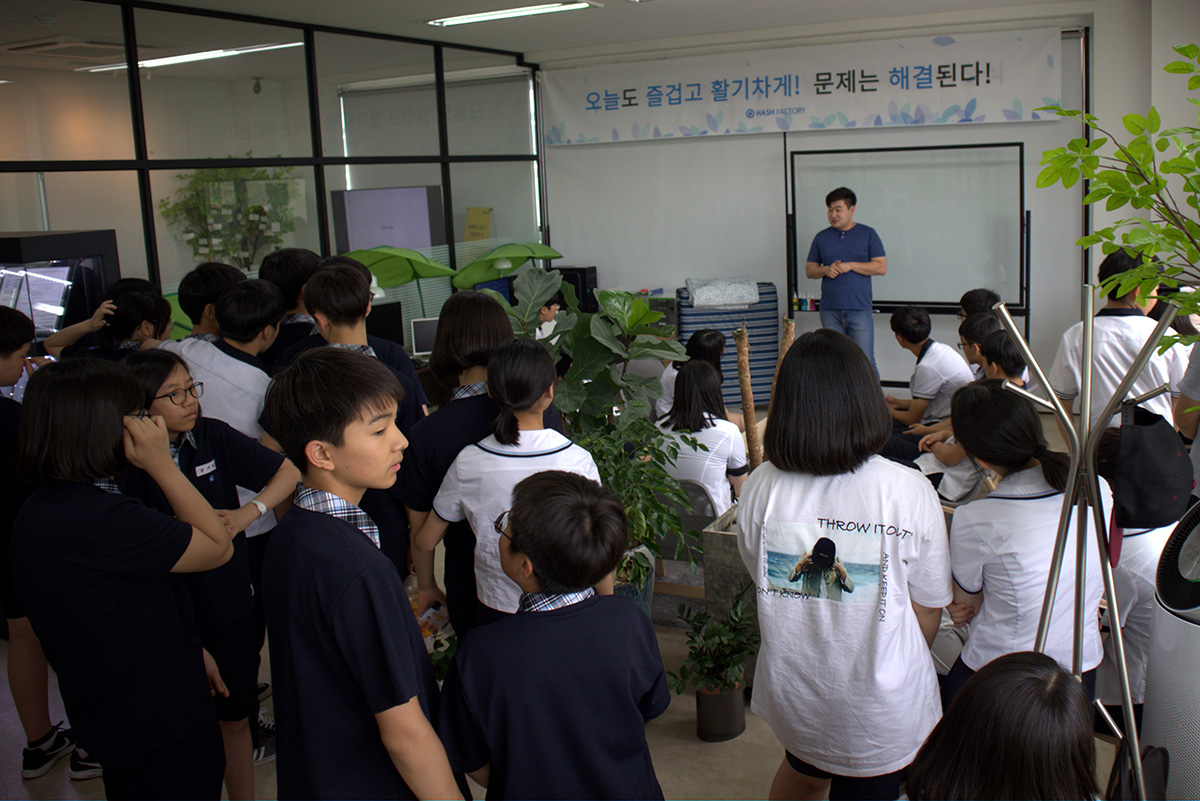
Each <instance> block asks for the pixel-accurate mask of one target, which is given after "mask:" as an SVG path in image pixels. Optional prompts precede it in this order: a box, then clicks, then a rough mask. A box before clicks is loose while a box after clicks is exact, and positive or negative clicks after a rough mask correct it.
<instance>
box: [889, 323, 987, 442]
mask: <svg viewBox="0 0 1200 801" xmlns="http://www.w3.org/2000/svg"><path fill="white" fill-rule="evenodd" d="M891 326H892V333H893V334H895V336H896V342H897V344H899V345H900V347H901V348H904V349H905V350H907V351H908V352H910V353H911V354H912V355H913V356H915V357H916V358H917V366H916V367H915V368H914V369H913V374H912V378H911V379H909V382H908V387H909V391H910V392H911V394H912V398H911V399H904V398H894V397H892V396H891V395H887V396H885V397H884V400H885V401H887V405H888V411H889V413H890V414H891V416H892V421H893V423H892V437H891V438H890V439H889V440H888V442H887V445H886V446H885V447H884V449H883V450H882V451H881V453H882V454H883V455H884V456H886V457H888V458H889V459H895V460H898V461H905V462H911V461H912V460H914V459H916V458H917V455H918V454H919V453H920V450H919V449H918V447H917V443H918V442H920V440H921V437H922V436H923V435H924V434H925V433H928V432H927V431H923V430H917V431H912V430H910V429H911V428H912V427H913V426H916V425H917V424H918V423H920V424H922V425H925V426H929V425H932V424H933V423H936V422H938V421H939V420H944V419H945V418H947V417H949V416H950V398H951V397H953V396H954V392H955V391H956V390H957V389H958V388H959V387H962V386H965V385H967V384H969V383H971V381H972V380H974V376H973V375H971V368H970V367H968V366H967V363H966V362H965V361H963V358H962V356H960V355H959V354H958V353H957V352H956V351H955V349H954V348H952V347H950V346H949V345H944V344H942V343H941V342H935V341H933V340H932V339H930V338H929V332H930V331H931V330H932V326H931V324H930V322H929V313H928V312H926V311H925V310H924V309H922V308H920V307H919V306H905V307H903V308H900V309H897V310H896V311H895V312H893V313H892V319H891Z"/></svg>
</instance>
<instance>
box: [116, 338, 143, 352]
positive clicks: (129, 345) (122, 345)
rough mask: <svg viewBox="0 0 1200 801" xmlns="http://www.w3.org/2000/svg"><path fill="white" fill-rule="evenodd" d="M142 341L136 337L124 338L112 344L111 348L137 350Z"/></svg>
mask: <svg viewBox="0 0 1200 801" xmlns="http://www.w3.org/2000/svg"><path fill="white" fill-rule="evenodd" d="M141 347H142V343H141V342H138V341H137V340H136V339H125V340H122V341H121V342H118V343H117V344H116V345H114V346H113V350H139V349H140V348H141Z"/></svg>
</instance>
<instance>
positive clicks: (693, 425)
mask: <svg viewBox="0 0 1200 801" xmlns="http://www.w3.org/2000/svg"><path fill="white" fill-rule="evenodd" d="M675 387H676V392H675V399H674V404H673V405H672V406H671V411H670V412H669V413H668V414H667V416H666V417H664V418H663V419H662V420H660V421H659V423H658V425H659V427H661V428H662V429H663V430H664V431H665V432H666V433H667V436H668V437H670V438H672V439H674V440H675V441H676V443H677V444H678V446H679V453H678V454H677V455H676V457H675V462H674V464H669V465H667V472H668V473H670V474H671V476H672V477H674V478H676V479H679V480H681V481H682V480H684V479H691V480H693V481H699V482H700V483H701V484H703V485H704V487H705V488H706V489H707V490H708V494H709V495H710V496H711V497H712V499H713V505H714V507H715V511H716V513H717V515H722V514H724V513H725V511H726V510H727V509H729V507H730V506H732V505H733V504H732V502H731V501H730V497H729V491H730V489H732V490H733V493H734V495H735V496H736V495H737V494H738V493H739V492H740V491H741V487H742V483H743V482H744V481H745V480H746V475H747V474H748V473H749V472H750V466H749V464H748V463H747V461H746V443H745V441H744V440H743V439H742V432H740V431H738V427H737V426H736V425H734V424H733V423H731V422H729V421H728V420H726V419H724V417H722V416H721V415H723V414H724V413H725V404H724V403H723V402H722V401H721V374H720V373H718V372H717V370H716V368H714V367H713V366H712V365H711V364H709V363H707V362H702V361H691V362H685V363H684V364H683V365H682V366H681V367H680V368H679V373H678V378H677V379H676V384H675ZM677 431H681V432H685V433H686V434H687V436H688V437H691V438H693V439H695V440H696V442H697V443H698V444H699V445H702V446H704V448H706V449H707V450H702V449H700V448H693V447H691V446H690V445H688V444H687V443H686V442H684V441H683V438H682V435H680V434H677V433H675V432H677Z"/></svg>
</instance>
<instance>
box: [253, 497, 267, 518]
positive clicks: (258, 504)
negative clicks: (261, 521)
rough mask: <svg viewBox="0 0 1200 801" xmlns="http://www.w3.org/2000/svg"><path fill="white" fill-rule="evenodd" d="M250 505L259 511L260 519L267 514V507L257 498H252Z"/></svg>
mask: <svg viewBox="0 0 1200 801" xmlns="http://www.w3.org/2000/svg"><path fill="white" fill-rule="evenodd" d="M250 503H251V504H253V505H254V508H255V509H257V510H258V516H259V517H262V516H263V515H265V514H266V513H267V505H266V504H265V503H263V502H262V501H260V500H258V499H257V498H251V499H250Z"/></svg>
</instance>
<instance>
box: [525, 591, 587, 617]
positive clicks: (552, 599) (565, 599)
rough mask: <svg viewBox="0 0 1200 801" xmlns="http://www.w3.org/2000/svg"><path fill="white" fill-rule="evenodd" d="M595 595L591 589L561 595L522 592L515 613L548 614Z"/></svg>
mask: <svg viewBox="0 0 1200 801" xmlns="http://www.w3.org/2000/svg"><path fill="white" fill-rule="evenodd" d="M595 594H596V591H595V590H593V589H592V588H591V587H588V588H587V589H586V590H583V591H582V592H568V593H563V594H562V595H557V594H555V593H550V592H523V593H521V602H520V603H519V604H518V605H517V611H518V612H550V611H552V610H555V609H563V608H565V607H568V606H571V605H573V604H577V603H579V602H580V601H586V600H587V599H588V598H591V597H592V596H593V595H595Z"/></svg>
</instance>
